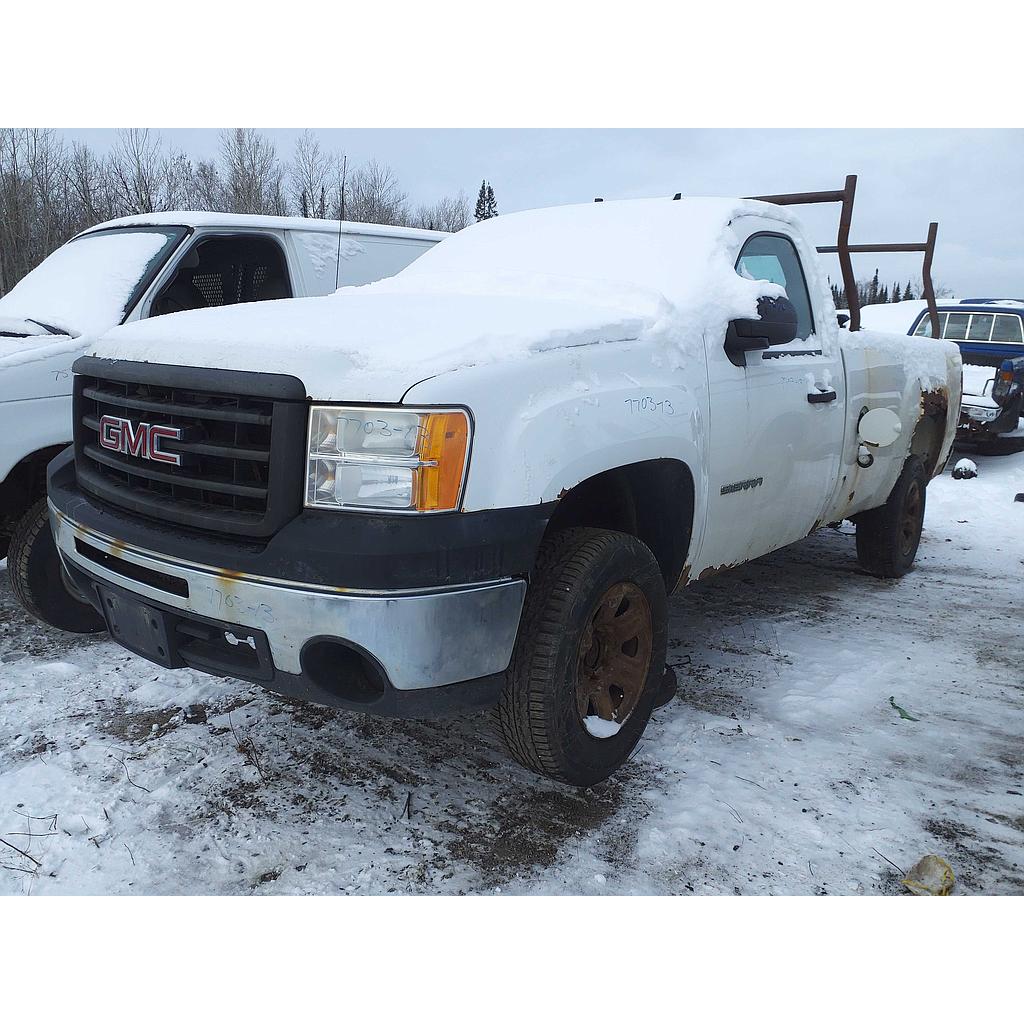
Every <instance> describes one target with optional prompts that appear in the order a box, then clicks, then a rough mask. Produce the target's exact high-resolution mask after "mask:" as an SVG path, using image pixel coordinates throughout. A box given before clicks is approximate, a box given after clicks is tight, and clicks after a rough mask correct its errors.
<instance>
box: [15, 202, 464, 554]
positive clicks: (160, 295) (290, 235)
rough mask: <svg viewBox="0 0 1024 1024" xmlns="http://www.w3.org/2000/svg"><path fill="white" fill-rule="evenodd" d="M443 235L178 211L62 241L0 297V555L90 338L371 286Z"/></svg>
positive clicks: (67, 423)
mask: <svg viewBox="0 0 1024 1024" xmlns="http://www.w3.org/2000/svg"><path fill="white" fill-rule="evenodd" d="M339 231H340V234H339ZM443 237H444V234H443V233H441V232H436V231H423V230H418V229H414V228H396V227H385V226H381V225H366V224H353V223H347V222H346V223H343V224H341V225H339V223H338V222H337V221H326V220H313V219H305V218H290V217H258V216H244V215H234V214H221V213H200V212H195V211H188V212H186V211H178V212H167V213H154V214H147V215H144V216H136V217H127V218H123V219H120V220H114V221H109V222H106V223H103V224H99V225H97V226H96V227H93V228H90V229H89V230H87V231H84V232H82V233H81V234H79V235H77V236H76V237H75V238H73V239H71V241H69V242H67V243H66V244H64V245H63V246H61V247H60V248H59V249H57V250H56V251H55V252H53V253H52V254H51V255H50V256H49V257H48V258H47V259H46V260H44V261H43V262H42V263H41V264H40V265H39V266H38V267H36V268H35V269H34V270H33V271H31V273H29V274H27V275H26V276H25V277H24V278H23V279H22V280H21V281H19V282H18V283H17V284H16V285H15V286H14V288H12V289H11V291H9V292H8V293H7V294H6V295H4V296H3V297H0V558H2V557H4V556H5V555H6V553H7V549H8V545H9V542H10V539H11V536H12V534H13V532H14V530H15V529H16V528H17V526H18V524H19V522H20V521H21V520H22V518H23V516H24V515H25V514H26V512H27V511H28V510H29V509H30V508H31V507H33V506H34V505H35V504H36V503H37V502H38V501H39V499H40V498H41V497H42V495H43V493H44V488H45V481H44V476H45V467H46V463H47V462H48V461H49V460H50V459H51V458H52V457H53V456H54V455H55V454H56V453H57V452H58V451H59V450H60V449H61V448H63V447H65V446H66V445H68V444H70V442H71V383H72V372H71V366H72V363H73V362H74V360H75V359H76V358H77V356H79V355H80V354H81V353H82V352H83V351H85V348H86V346H87V345H88V343H89V341H90V340H91V339H94V338H96V337H97V336H99V335H101V334H103V333H104V332H105V331H107V330H109V329H110V328H112V327H114V326H117V325H119V324H126V323H133V322H137V321H141V320H147V319H150V318H153V317H158V316H163V315H166V314H168V313H176V312H181V311H183V310H194V309H209V308H212V307H220V306H229V305H234V304H236V303H249V302H259V301H265V300H271V299H288V298H293V297H303V296H316V295H326V294H328V293H330V292H333V291H334V290H335V288H337V287H338V286H339V285H342V286H344V285H362V284H368V283H370V282H372V281H377V280H379V279H381V278H383V277H387V276H389V275H391V274H394V273H397V272H398V271H399V270H401V269H402V268H404V267H405V266H407V265H408V264H409V263H411V262H412V261H413V260H414V259H416V258H417V257H418V256H420V255H422V253H424V252H426V251H427V250H428V249H429V248H430V247H431V246H433V245H434V244H436V243H437V242H438V241H439V240H440V239H441V238H443ZM339 258H340V266H339Z"/></svg>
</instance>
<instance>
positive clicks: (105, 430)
mask: <svg viewBox="0 0 1024 1024" xmlns="http://www.w3.org/2000/svg"><path fill="white" fill-rule="evenodd" d="M165 437H169V438H173V439H174V440H175V441H180V440H181V428H180V427H163V426H159V425H157V424H155V423H132V421H131V420H126V419H122V418H121V417H120V416H101V417H100V447H101V448H106V449H107V450H108V451H112V452H120V453H121V454H122V455H134V456H135V457H136V458H137V459H150V460H151V461H152V462H166V463H167V464H168V465H171V466H180V465H181V456H180V455H179V454H178V453H177V452H165V451H164V450H163V449H162V448H161V447H160V441H161V439H162V438H165Z"/></svg>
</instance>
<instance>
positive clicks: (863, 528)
mask: <svg viewBox="0 0 1024 1024" xmlns="http://www.w3.org/2000/svg"><path fill="white" fill-rule="evenodd" d="M927 485H928V475H927V473H926V472H925V468H924V460H923V459H922V458H921V456H919V455H911V456H910V458H908V459H907V461H906V462H905V463H904V464H903V472H902V473H900V477H899V479H898V480H897V481H896V486H895V487H893V489H892V492H891V493H890V495H889V498H888V500H887V501H886V503H885V504H884V505H882V506H881V507H880V508H873V509H871V510H870V511H868V512H861V513H860V515H858V516H857V522H856V525H857V561H858V562H860V564H861V566H862V567H863V568H864V569H866V570H867V571H868V572H869V573H871V575H872V576H879V577H881V578H882V579H898V578H899V577H900V576H905V575H906V574H907V573H908V572H910V568H911V566H912V565H913V564H914V559H915V558H916V557H917V549H918V546H919V544H920V543H921V529H922V527H923V526H924V507H925V489H926V487H927Z"/></svg>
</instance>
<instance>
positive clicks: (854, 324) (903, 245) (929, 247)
mask: <svg viewBox="0 0 1024 1024" xmlns="http://www.w3.org/2000/svg"><path fill="white" fill-rule="evenodd" d="M856 192H857V175H856V174H848V175H847V176H846V184H845V185H844V186H843V188H842V189H840V190H838V191H834V192H791V193H786V194H783V195H777V196H747V198H748V199H756V200H758V201H760V202H762V203H774V204H775V205H776V206H802V205H805V204H812V203H841V204H842V209H841V210H840V212H839V233H838V235H837V236H836V244H835V245H819V246H818V252H834V253H835V254H836V255H837V256H838V257H839V268H840V270H841V272H842V275H843V289H844V290H845V292H846V301H847V304H848V305H849V307H850V330H851V331H859V330H860V296H859V295H858V294H857V281H856V279H855V278H854V276H853V261H852V260H851V259H850V254H851V253H855V252H876V253H877V252H921V253H924V267H923V269H922V271H921V284H922V290H923V291H924V298H925V301H926V302H927V304H928V316H929V318H930V320H931V324H932V337H933V338H937V337H938V336H939V311H938V309H937V307H936V305H935V289H934V287H933V286H932V257H933V256H934V255H935V237H936V235H937V234H938V231H939V225H938V224H937V223H936V222H935V221H932V223H931V224H929V225H928V238H927V239H926V240H925V241H923V242H884V243H879V244H878V245H850V224H851V222H852V220H853V198H854V195H855V194H856Z"/></svg>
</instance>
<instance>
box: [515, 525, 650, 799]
mask: <svg viewBox="0 0 1024 1024" xmlns="http://www.w3.org/2000/svg"><path fill="white" fill-rule="evenodd" d="M666 605H667V601H666V597H665V585H664V582H663V580H662V576H661V570H660V568H659V567H658V563H657V561H656V560H655V558H654V556H653V555H652V554H651V552H650V551H649V550H648V548H647V547H645V546H644V545H643V544H642V543H641V542H640V541H639V540H637V539H636V538H635V537H631V536H628V535H627V534H623V533H614V532H612V531H610V530H593V529H571V530H564V531H562V532H560V533H558V534H556V535H555V536H554V537H552V538H550V539H549V540H547V541H545V543H544V545H543V546H542V548H541V551H540V554H539V556H538V562H537V569H536V571H535V573H534V575H533V578H532V580H531V582H530V589H529V591H528V593H527V596H526V605H525V607H524V609H523V619H522V623H521V625H520V629H519V637H518V639H517V641H516V649H515V652H514V654H513V656H512V663H511V665H510V666H509V669H508V672H507V675H506V683H505V690H504V693H503V695H502V698H501V702H500V704H499V706H498V722H499V724H500V727H501V731H502V734H503V736H504V739H505V742H506V744H507V746H508V748H509V750H510V751H511V753H512V755H513V757H515V758H516V760H518V761H519V762H520V763H521V764H523V765H524V766H525V767H527V768H530V769H531V770H533V771H535V772H538V773H539V774H541V775H546V776H548V777H549V778H552V779H557V780H558V781H561V782H567V783H569V784H570V785H574V786H592V785H594V784H595V783H597V782H600V781H602V780H603V779H607V778H608V777H609V776H610V775H611V774H612V773H613V772H614V771H615V770H616V769H617V768H619V767H621V765H622V764H623V763H624V762H625V761H626V759H627V758H628V757H629V755H630V754H631V753H632V751H633V748H634V747H635V746H636V744H637V742H638V741H639V739H640V737H641V735H642V734H643V731H644V729H645V728H646V726H647V722H648V719H649V718H650V716H651V711H652V710H653V709H654V706H655V704H656V702H657V701H658V700H659V698H660V697H661V696H662V691H663V689H664V687H663V682H662V681H663V679H664V673H665V647H666V629H667V626H666V620H667V609H666Z"/></svg>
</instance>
